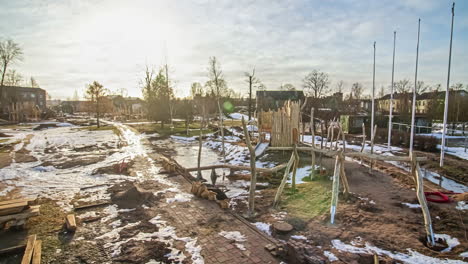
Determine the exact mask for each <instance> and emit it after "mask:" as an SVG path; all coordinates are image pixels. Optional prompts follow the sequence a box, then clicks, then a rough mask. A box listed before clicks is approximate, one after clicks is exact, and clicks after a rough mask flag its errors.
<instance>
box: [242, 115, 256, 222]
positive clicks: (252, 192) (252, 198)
mask: <svg viewBox="0 0 468 264" xmlns="http://www.w3.org/2000/svg"><path fill="white" fill-rule="evenodd" d="M242 128H243V129H244V136H245V142H246V143H247V148H248V149H249V152H250V171H251V177H250V189H249V216H253V215H254V214H255V188H256V185H257V173H256V172H255V169H256V168H255V167H256V166H255V160H256V157H255V149H254V148H253V147H252V143H251V142H250V135H249V131H247V126H246V125H245V120H244V117H242Z"/></svg>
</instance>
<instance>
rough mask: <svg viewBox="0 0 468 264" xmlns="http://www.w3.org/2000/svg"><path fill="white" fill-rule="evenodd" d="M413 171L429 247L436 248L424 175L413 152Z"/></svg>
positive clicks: (411, 154) (411, 155)
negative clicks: (425, 193) (425, 192)
mask: <svg viewBox="0 0 468 264" xmlns="http://www.w3.org/2000/svg"><path fill="white" fill-rule="evenodd" d="M410 157H411V170H412V172H413V173H414V174H413V176H414V178H415V179H416V195H417V196H418V201H419V204H420V205H421V209H422V213H423V217H424V229H425V230H426V235H427V237H426V239H427V243H428V244H429V245H432V246H434V245H435V240H434V232H433V230H432V220H431V214H430V212H429V207H428V206H427V201H426V195H424V180H423V173H422V172H421V168H420V167H419V163H418V162H417V160H416V155H415V154H414V153H413V152H411V153H410Z"/></svg>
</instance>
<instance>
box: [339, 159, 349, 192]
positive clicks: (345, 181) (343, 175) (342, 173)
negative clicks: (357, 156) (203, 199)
mask: <svg viewBox="0 0 468 264" xmlns="http://www.w3.org/2000/svg"><path fill="white" fill-rule="evenodd" d="M339 156H340V162H341V166H340V178H341V181H342V182H343V189H344V193H345V194H348V193H349V184H348V178H347V177H346V173H345V167H344V164H345V163H344V162H345V159H344V156H343V153H341V155H339Z"/></svg>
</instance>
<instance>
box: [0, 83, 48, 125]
mask: <svg viewBox="0 0 468 264" xmlns="http://www.w3.org/2000/svg"><path fill="white" fill-rule="evenodd" d="M0 91H1V92H0V118H2V119H6V120H10V121H28V120H34V119H35V120H38V119H40V118H41V115H42V113H43V112H44V111H45V110H46V108H47V104H46V91H45V90H44V89H41V88H32V87H19V86H3V87H0Z"/></svg>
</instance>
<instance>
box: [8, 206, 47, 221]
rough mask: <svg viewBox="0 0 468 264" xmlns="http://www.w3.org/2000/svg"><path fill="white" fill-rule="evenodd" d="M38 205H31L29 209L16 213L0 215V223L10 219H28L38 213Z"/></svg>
mask: <svg viewBox="0 0 468 264" xmlns="http://www.w3.org/2000/svg"><path fill="white" fill-rule="evenodd" d="M39 207H40V206H39V205H36V206H31V207H30V208H29V209H27V210H24V211H23V212H21V213H18V214H10V215H4V216H0V224H1V223H5V222H8V221H10V220H21V219H28V218H29V217H32V216H37V215H39Z"/></svg>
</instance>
